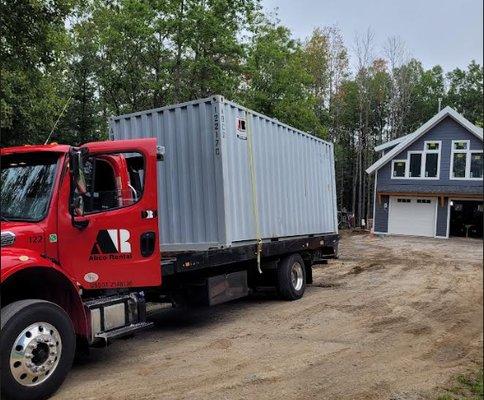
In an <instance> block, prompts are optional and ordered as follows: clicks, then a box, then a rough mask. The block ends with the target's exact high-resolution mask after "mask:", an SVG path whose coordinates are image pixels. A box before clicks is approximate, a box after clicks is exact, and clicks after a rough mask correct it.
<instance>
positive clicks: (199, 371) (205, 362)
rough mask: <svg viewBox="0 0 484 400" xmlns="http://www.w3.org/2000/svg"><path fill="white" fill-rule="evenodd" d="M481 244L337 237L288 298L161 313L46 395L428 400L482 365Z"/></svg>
mask: <svg viewBox="0 0 484 400" xmlns="http://www.w3.org/2000/svg"><path fill="white" fill-rule="evenodd" d="M482 257H483V253H482V241H478V240H465V239H450V240H439V239H422V238H410V237H381V238H379V237H374V236H372V235H366V234H365V235H351V236H350V235H343V237H342V240H341V246H340V259H339V260H336V261H331V262H330V263H329V264H328V265H325V266H320V267H317V268H315V272H314V278H315V279H314V280H315V283H314V284H313V285H312V286H309V287H308V288H307V292H306V294H305V296H304V297H303V298H302V299H301V300H299V301H295V302H282V301H279V300H277V299H275V298H274V296H273V295H271V294H267V293H264V294H258V295H254V296H252V297H250V298H248V299H244V300H240V301H235V302H231V303H228V304H224V305H220V306H216V307H213V308H207V309H201V310H200V309H197V310H192V311H190V312H187V311H186V310H178V309H172V310H164V311H163V312H161V313H159V314H157V316H156V327H155V328H153V329H151V330H149V331H146V332H143V333H141V334H139V335H137V336H136V337H134V338H131V339H127V340H120V341H117V342H115V343H113V344H112V345H111V346H109V347H108V348H105V349H95V350H93V352H92V354H91V355H90V357H89V358H88V359H87V360H86V361H83V362H78V363H77V364H76V365H75V366H74V368H73V370H72V372H71V373H70V375H69V376H68V378H67V380H66V382H65V383H64V385H63V386H62V387H61V389H60V391H59V392H58V393H57V394H56V396H54V399H56V400H61V399H69V400H71V399H113V400H114V399H116V400H120V399H157V400H158V399H187V400H188V399H190V400H199V399H210V400H216V399H332V400H333V399H386V400H418V399H432V398H435V397H436V393H437V391H438V390H439V388H441V387H442V386H444V385H446V384H447V383H448V382H449V380H450V379H451V378H452V377H453V376H455V375H456V374H458V373H463V372H465V371H467V370H474V371H475V370H476V369H477V368H478V366H479V365H480V364H481V363H482V343H483V342H482V340H483V338H482V331H483V297H482V295H483V281H482V279H483V274H482V272H483V269H482Z"/></svg>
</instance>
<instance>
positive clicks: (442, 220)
mask: <svg viewBox="0 0 484 400" xmlns="http://www.w3.org/2000/svg"><path fill="white" fill-rule="evenodd" d="M448 203H449V199H447V198H446V199H445V201H444V206H443V207H442V206H441V203H440V201H439V202H438V206H437V229H436V234H435V236H444V237H445V236H447V212H448Z"/></svg>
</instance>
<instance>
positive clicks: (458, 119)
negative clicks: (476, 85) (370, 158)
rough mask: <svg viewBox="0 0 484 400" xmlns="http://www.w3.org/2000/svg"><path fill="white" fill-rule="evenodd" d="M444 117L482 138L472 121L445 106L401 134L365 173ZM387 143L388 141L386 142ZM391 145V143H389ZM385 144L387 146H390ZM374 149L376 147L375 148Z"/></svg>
mask: <svg viewBox="0 0 484 400" xmlns="http://www.w3.org/2000/svg"><path fill="white" fill-rule="evenodd" d="M445 117H452V118H453V119H454V120H455V121H456V122H458V123H459V124H461V125H462V126H463V127H464V128H466V129H467V130H468V131H469V132H471V133H473V134H474V135H476V136H477V137H478V138H479V139H481V140H482V128H479V127H477V126H475V125H474V124H473V123H471V122H470V121H468V120H467V119H466V118H464V116H462V115H461V114H459V113H458V112H457V111H455V110H454V109H453V108H451V107H449V106H447V107H445V108H444V109H443V110H442V111H440V112H439V113H437V114H435V115H434V116H433V117H432V118H430V119H429V120H428V121H427V122H426V123H425V124H423V125H422V126H421V127H420V128H418V129H417V130H416V131H415V132H413V133H411V134H409V135H407V136H403V137H402V140H401V141H400V142H399V143H398V144H397V145H396V146H395V147H394V148H393V149H391V150H390V151H389V152H388V153H387V154H385V155H384V156H383V157H381V158H380V159H379V160H378V161H376V162H375V163H374V164H373V165H371V166H370V167H368V169H367V170H366V173H367V174H371V173H373V172H375V171H376V170H378V169H379V168H380V167H382V166H383V165H385V164H386V163H387V162H388V161H390V160H391V159H392V158H393V157H394V156H396V155H397V154H398V153H400V152H401V151H402V150H404V149H406V148H407V147H408V146H410V145H411V144H412V143H413V142H415V141H416V140H417V139H418V138H419V137H421V136H423V135H424V134H425V133H426V132H428V131H429V130H430V129H432V128H433V127H434V126H435V125H437V124H438V123H439V122H440V121H442V120H443V119H444V118H445ZM387 143H389V142H387ZM390 146H391V145H390ZM390 146H387V147H390ZM375 150H376V148H375Z"/></svg>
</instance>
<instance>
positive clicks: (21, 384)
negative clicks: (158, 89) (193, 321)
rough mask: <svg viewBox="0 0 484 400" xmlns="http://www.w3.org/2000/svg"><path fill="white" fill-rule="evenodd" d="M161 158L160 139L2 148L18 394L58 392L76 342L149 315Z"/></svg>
mask: <svg viewBox="0 0 484 400" xmlns="http://www.w3.org/2000/svg"><path fill="white" fill-rule="evenodd" d="M156 163H157V146H156V141H155V140H154V139H141V140H130V141H117V142H96V143H90V144H89V143H88V144H86V145H84V146H81V147H78V148H75V147H71V146H65V145H57V144H52V145H45V146H21V147H13V148H5V149H2V150H1V164H2V165H1V202H2V209H1V246H2V247H1V261H2V262H1V285H2V287H1V290H2V299H1V300H2V339H1V340H2V341H1V346H2V347H1V353H2V356H1V363H2V365H1V367H2V386H3V388H2V389H3V392H5V393H6V395H7V396H8V397H9V398H19V399H28V398H32V399H34V398H39V397H42V396H43V395H44V394H49V393H50V392H51V391H52V388H53V387H54V386H56V387H57V386H58V384H60V383H59V382H60V381H62V379H63V378H64V377H65V374H66V373H67V371H68V370H69V367H70V364H71V362H72V357H73V355H74V348H75V346H76V342H77V344H78V345H81V346H83V345H87V344H92V343H95V342H96V341H102V340H106V339H107V336H105V337H104V338H103V336H102V335H103V334H105V332H107V331H109V332H111V336H115V334H116V331H118V332H117V334H120V333H124V334H126V333H129V331H130V329H131V330H135V329H139V328H141V327H143V326H144V325H147V323H146V322H145V318H144V315H145V314H144V307H143V306H144V298H143V295H142V290H141V289H142V288H147V287H160V286H161V268H160V258H161V256H160V251H159V248H158V245H157V243H158V221H157V212H156V209H157V190H156V185H157V182H156ZM133 288H136V290H133ZM120 330H122V331H123V332H119V331H120ZM49 382H57V383H56V385H54V386H53V384H49Z"/></svg>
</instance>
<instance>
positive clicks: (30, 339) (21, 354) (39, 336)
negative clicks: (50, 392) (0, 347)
mask: <svg viewBox="0 0 484 400" xmlns="http://www.w3.org/2000/svg"><path fill="white" fill-rule="evenodd" d="M61 352H62V340H61V337H60V334H59V331H58V330H57V329H56V328H55V327H54V326H52V325H51V324H49V323H47V322H36V323H34V324H31V325H29V326H28V327H27V328H25V329H24V330H23V331H22V332H21V333H20V335H18V336H17V339H15V341H14V343H13V346H12V350H11V352H10V371H11V372H12V376H13V377H14V378H15V380H16V381H17V382H18V383H20V384H21V385H23V386H35V385H39V384H40V383H42V382H44V381H45V380H47V379H48V378H49V376H50V375H52V372H53V371H54V370H55V368H56V367H57V365H58V364H59V360H60V356H61Z"/></svg>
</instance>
